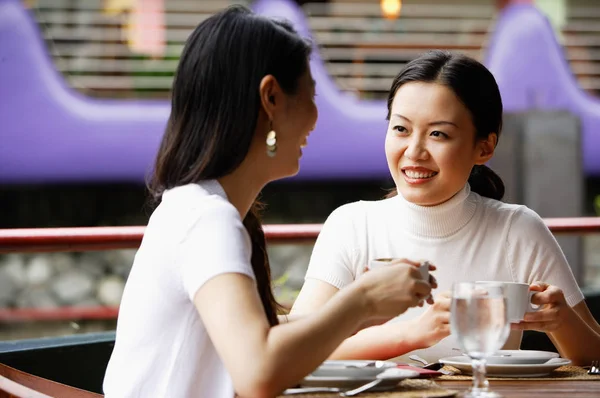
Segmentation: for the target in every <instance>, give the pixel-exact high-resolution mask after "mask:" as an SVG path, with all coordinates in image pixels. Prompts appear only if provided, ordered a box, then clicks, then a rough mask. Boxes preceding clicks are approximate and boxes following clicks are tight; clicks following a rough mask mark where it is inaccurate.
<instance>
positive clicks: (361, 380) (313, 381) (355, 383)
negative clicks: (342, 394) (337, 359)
mask: <svg viewBox="0 0 600 398" xmlns="http://www.w3.org/2000/svg"><path fill="white" fill-rule="evenodd" d="M415 377H419V372H416V371H414V370H408V369H396V372H395V374H394V377H389V378H386V379H384V380H383V381H382V382H381V383H380V384H378V385H377V387H375V388H373V389H372V390H369V391H386V390H391V389H394V388H395V387H396V386H397V385H398V383H400V382H401V381H402V380H405V379H412V378H415ZM373 380H375V377H347V376H329V377H328V376H313V375H312V374H311V375H308V376H306V377H305V378H304V380H302V382H301V383H300V385H301V386H302V387H339V388H343V389H352V388H356V387H360V386H362V385H364V384H367V383H369V382H371V381H373Z"/></svg>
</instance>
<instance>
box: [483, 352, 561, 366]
mask: <svg viewBox="0 0 600 398" xmlns="http://www.w3.org/2000/svg"><path fill="white" fill-rule="evenodd" d="M558 357H559V355H558V354H557V353H556V352H551V351H534V350H501V351H498V352H497V353H496V354H495V355H493V356H491V357H489V358H487V359H486V362H487V363H488V364H489V365H532V364H542V363H545V362H548V361H549V360H550V359H552V358H558Z"/></svg>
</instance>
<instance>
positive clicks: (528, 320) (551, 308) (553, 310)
mask: <svg viewBox="0 0 600 398" xmlns="http://www.w3.org/2000/svg"><path fill="white" fill-rule="evenodd" d="M529 290H531V291H535V292H538V293H535V294H534V295H533V297H532V298H531V303H532V304H537V305H540V306H542V308H540V309H539V311H537V312H528V313H526V314H525V317H524V318H523V320H522V321H521V322H519V323H516V324H512V325H511V327H512V328H513V329H518V330H536V331H539V332H545V333H551V332H554V331H556V330H557V329H558V328H559V327H560V326H561V325H562V323H563V320H565V319H566V318H567V317H568V316H569V315H570V314H571V313H572V312H573V309H572V308H571V307H570V306H569V304H567V300H566V299H565V295H564V293H563V291H562V290H561V289H560V288H559V287H557V286H553V285H548V284H547V283H543V282H535V283H533V284H532V285H531V286H530V287H529Z"/></svg>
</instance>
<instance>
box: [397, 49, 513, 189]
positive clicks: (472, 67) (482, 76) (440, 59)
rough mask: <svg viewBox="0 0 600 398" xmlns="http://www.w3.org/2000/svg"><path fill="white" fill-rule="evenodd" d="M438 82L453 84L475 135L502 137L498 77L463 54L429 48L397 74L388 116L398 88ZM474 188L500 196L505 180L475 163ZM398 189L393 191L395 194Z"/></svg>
mask: <svg viewBox="0 0 600 398" xmlns="http://www.w3.org/2000/svg"><path fill="white" fill-rule="evenodd" d="M410 82H425V83H439V84H443V85H444V86H446V87H448V88H450V89H451V90H452V91H453V92H454V94H455V95H456V96H457V97H458V98H459V99H460V100H461V101H462V103H463V104H464V105H465V106H466V107H467V109H468V110H469V112H470V113H471V119H472V120H473V125H474V126H475V139H476V140H478V139H486V138H487V137H488V136H489V135H490V133H496V134H497V135H498V138H500V132H501V130H502V98H501V96H500V90H499V89H498V84H496V79H494V76H493V75H492V73H491V72H490V71H489V70H488V69H487V68H486V67H485V66H483V65H482V64H481V63H479V62H477V61H475V60H474V59H472V58H469V57H467V56H465V55H461V54H452V53H449V52H446V51H439V50H436V51H430V52H427V53H425V54H423V55H422V56H420V57H418V58H416V59H414V60H413V61H411V62H409V63H408V64H407V65H406V67H405V68H404V70H402V72H400V73H399V74H398V76H396V78H395V79H394V82H393V83H392V88H391V89H390V93H389V96H388V101H387V106H388V115H387V119H388V120H389V118H390V114H391V111H392V102H393V101H394V97H395V96H396V93H397V92H398V89H400V87H401V86H402V85H404V84H406V83H410ZM469 184H470V185H471V190H473V191H474V192H477V193H478V194H480V195H482V196H486V197H488V198H492V199H496V200H501V199H502V197H503V196H504V183H503V182H502V179H501V178H500V176H498V175H497V174H496V173H494V172H493V171H492V170H491V169H490V168H489V167H487V166H485V165H475V166H474V167H473V169H472V170H471V175H470V176H469ZM396 193H397V192H393V193H391V194H390V195H389V196H394V195H395V194H396Z"/></svg>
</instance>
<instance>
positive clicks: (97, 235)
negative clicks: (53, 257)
mask: <svg viewBox="0 0 600 398" xmlns="http://www.w3.org/2000/svg"><path fill="white" fill-rule="evenodd" d="M544 222H545V223H546V225H547V226H548V228H549V229H550V230H551V231H552V232H553V233H556V234H590V233H600V217H579V218H547V219H545V220H544ZM321 227H322V225H321V224H272V225H265V227H264V229H265V235H266V237H267V240H268V241H269V242H270V243H306V242H312V241H314V239H316V237H317V236H318V234H319V232H320V231H321ZM144 229H145V227H142V226H134V227H89V228H43V229H4V230H0V253H10V252H21V253H24V252H60V251H90V250H112V249H134V248H137V247H138V246H139V244H140V243H141V241H142V236H143V234H144ZM117 314H118V308H117V307H93V308H74V307H66V308H52V309H41V308H34V309H32V308H23V309H0V322H17V321H27V320H35V321H42V320H46V321H52V320H92V319H114V318H116V316H117Z"/></svg>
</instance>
